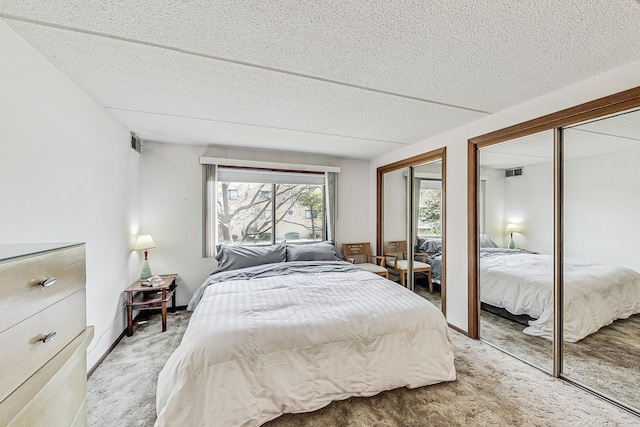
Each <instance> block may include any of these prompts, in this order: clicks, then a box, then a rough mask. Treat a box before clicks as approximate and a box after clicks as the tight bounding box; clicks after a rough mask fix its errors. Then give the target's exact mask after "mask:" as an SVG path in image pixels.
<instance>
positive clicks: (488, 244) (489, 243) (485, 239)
mask: <svg viewBox="0 0 640 427" xmlns="http://www.w3.org/2000/svg"><path fill="white" fill-rule="evenodd" d="M479 243H480V247H481V248H497V247H498V245H496V244H495V243H494V242H493V240H491V238H490V237H489V236H487V235H486V234H481V235H480V242H479Z"/></svg>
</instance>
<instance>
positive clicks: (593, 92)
mask: <svg viewBox="0 0 640 427" xmlns="http://www.w3.org/2000/svg"><path fill="white" fill-rule="evenodd" d="M636 86H640V61H637V62H634V63H632V64H630V65H627V66H625V67H622V68H619V69H616V70H612V71H610V72H608V73H605V74H602V75H600V76H596V77H594V78H592V79H589V80H586V81H583V82H580V83H577V84H575V85H572V86H569V87H567V88H564V89H562V90H559V91H556V92H553V93H551V94H548V95H544V96H542V97H540V98H537V99H534V100H532V101H529V102H527V103H524V104H521V105H518V106H516V107H513V108H510V109H508V110H505V111H503V112H500V113H497V114H494V115H491V116H488V117H487V118H485V119H482V120H478V121H476V122H473V123H471V124H469V125H466V126H462V127H460V128H457V129H454V130H451V131H449V132H446V133H444V134H441V135H438V136H435V137H432V138H429V139H426V140H424V141H421V142H419V143H417V144H414V145H411V146H409V147H407V148H405V149H402V150H398V151H394V152H392V153H389V154H387V155H384V156H380V157H378V158H376V159H374V160H372V161H371V167H370V170H369V176H370V185H369V192H370V194H371V195H375V193H376V185H375V182H376V181H375V177H376V169H377V168H378V167H379V166H383V165H386V164H389V163H393V162H396V161H398V160H402V159H405V158H409V157H412V156H415V155H418V154H421V153H425V152H428V151H431V150H435V149H438V148H441V147H443V146H446V147H447V170H446V174H447V175H446V179H447V230H446V233H447V252H448V254H447V255H448V256H447V320H448V321H449V323H451V324H452V325H454V326H456V327H458V328H460V329H462V330H467V328H468V319H467V317H468V316H467V315H468V311H467V307H468V304H467V299H468V298H467V295H468V292H467V290H468V276H469V274H468V271H467V146H468V140H469V139H470V138H473V137H476V136H479V135H483V134H485V133H488V132H492V131H495V130H498V129H502V128H505V127H508V126H511V125H515V124H518V123H521V122H524V121H527V120H531V119H534V118H537V117H541V116H544V115H546V114H549V113H552V112H555V111H559V110H562V109H565V108H569V107H573V106H575V105H579V104H582V103H584V102H588V101H592V100H594V99H598V98H601V97H604V96H607V95H611V94H613V93H616V92H620V91H623V90H627V89H631V88H633V87H636ZM375 203H376V199H375V197H373V196H372V197H371V198H370V207H369V210H370V211H371V212H372V215H373V212H375V209H376V206H375ZM375 233H376V230H375V223H374V224H372V225H371V226H370V229H369V236H370V239H371V240H373V239H375Z"/></svg>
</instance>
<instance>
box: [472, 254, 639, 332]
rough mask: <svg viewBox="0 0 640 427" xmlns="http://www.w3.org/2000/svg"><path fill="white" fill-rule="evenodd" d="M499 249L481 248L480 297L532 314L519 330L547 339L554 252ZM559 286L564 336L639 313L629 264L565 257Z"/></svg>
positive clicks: (636, 283)
mask: <svg viewBox="0 0 640 427" xmlns="http://www.w3.org/2000/svg"><path fill="white" fill-rule="evenodd" d="M500 252H503V253H500ZM504 252H505V250H502V251H500V250H496V251H494V252H493V253H492V251H491V250H485V249H483V253H482V255H483V256H482V258H481V260H480V300H481V301H482V302H484V303H487V304H491V305H493V306H496V307H501V308H505V309H506V310H507V311H509V312H510V313H513V314H527V315H529V316H531V317H533V318H536V319H537V320H535V321H531V322H529V326H528V327H527V328H526V329H525V330H524V332H525V333H526V334H529V335H537V336H541V337H544V338H547V339H552V338H553V257H551V256H549V255H538V254H529V253H522V252H519V251H513V252H512V253H504ZM564 289H565V291H564V341H568V342H576V341H579V340H581V339H582V338H584V337H586V336H587V335H589V334H592V333H594V332H596V331H597V330H598V329H600V328H602V327H603V326H606V325H609V324H611V323H612V322H613V321H614V320H616V319H624V318H627V317H629V316H631V315H633V314H637V313H640V274H639V273H637V272H636V271H634V270H631V269H628V268H619V267H609V266H605V265H601V264H595V263H592V262H587V261H580V260H576V259H565V261H564Z"/></svg>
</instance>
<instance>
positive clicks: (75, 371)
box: [0, 328, 93, 427]
mask: <svg viewBox="0 0 640 427" xmlns="http://www.w3.org/2000/svg"><path fill="white" fill-rule="evenodd" d="M92 337H93V328H87V329H86V330H85V331H84V332H83V333H81V334H80V335H79V336H78V337H76V338H75V339H74V340H73V341H72V342H71V343H70V344H69V345H67V346H66V347H65V348H64V349H63V350H62V351H60V353H58V354H57V355H56V356H54V358H53V359H51V361H49V362H48V363H46V364H45V365H44V366H43V367H42V368H41V369H40V370H38V371H37V372H36V373H35V374H34V375H33V376H32V377H31V378H29V379H28V380H27V381H26V382H25V383H24V384H23V385H22V386H21V387H20V388H18V389H17V390H16V391H15V392H14V393H12V394H11V395H10V396H9V397H8V398H7V399H6V400H5V401H3V402H1V403H0V425H2V426H7V427H9V426H11V427H14V426H15V427H18V426H20V427H22V426H29V427H36V426H43V427H44V426H46V427H58V426H60V427H69V426H74V427H85V426H86V425H87V413H86V412H87V407H86V399H85V397H86V391H87V362H86V360H87V359H86V352H87V346H88V345H89V342H90V341H91V338H92Z"/></svg>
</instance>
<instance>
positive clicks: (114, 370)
mask: <svg viewBox="0 0 640 427" xmlns="http://www.w3.org/2000/svg"><path fill="white" fill-rule="evenodd" d="M189 316H190V313H189V312H186V311H178V312H176V313H170V314H169V316H168V330H167V331H166V332H164V333H162V332H160V319H159V318H158V316H157V315H154V316H152V317H151V318H150V320H149V322H147V323H144V324H141V325H136V327H135V333H134V335H133V336H132V337H125V338H124V339H123V340H122V341H121V342H120V344H118V346H116V348H115V349H114V350H113V351H112V352H111V354H110V355H109V356H108V357H107V358H106V359H105V360H104V362H103V363H102V364H101V365H100V366H99V367H98V369H96V371H95V372H94V373H93V375H92V377H91V378H90V379H89V382H88V396H87V399H88V412H89V425H91V426H100V427H103V426H105V427H106V426H126V427H134V426H136V427H138V426H153V424H154V421H155V387H156V381H157V376H158V373H159V372H160V370H161V369H162V366H163V365H164V363H165V361H166V360H167V359H168V357H169V355H170V354H171V352H172V351H173V350H174V349H175V348H176V347H177V346H178V344H179V342H180V339H181V337H182V334H183V333H184V330H185V328H186V326H187V323H188V320H189ZM451 337H452V340H453V344H454V351H455V356H456V359H455V364H456V369H457V373H458V379H457V380H456V381H453V382H449V383H442V384H436V385H432V386H427V387H421V388H418V389H413V390H409V389H406V388H401V389H397V390H391V391H387V392H383V393H380V394H378V395H376V396H373V397H370V398H351V399H347V400H344V401H339V402H333V403H331V404H330V405H328V406H327V407H325V408H323V409H320V410H318V411H315V412H311V413H306V414H286V415H283V416H281V417H279V418H277V419H275V420H273V421H271V422H269V423H267V424H265V426H269V427H290V426H291V427H293V426H296V427H298V426H308V427H314V426H318V427H320V426H323V427H325V426H350V427H365V426H367V427H368V426H380V427H391V426H397V427H400V426H407V427H410V426H631V425H639V424H640V418H637V417H635V416H633V415H632V414H630V413H628V412H625V411H623V410H621V409H619V408H617V407H615V406H613V405H610V404H608V403H607V402H605V401H603V400H601V399H599V398H597V397H595V396H593V395H591V394H589V393H587V392H585V391H582V390H580V389H578V388H576V387H574V386H571V385H569V384H567V383H566V382H564V381H561V380H558V379H555V378H553V377H551V376H549V375H547V374H545V373H543V372H541V371H539V370H537V369H535V368H533V367H531V366H529V365H527V364H525V363H522V362H520V361H518V360H517V359H514V358H512V357H510V356H508V355H506V354H504V353H502V352H500V351H499V350H496V349H495V348H493V347H491V346H489V345H487V344H485V343H483V342H480V341H476V340H472V339H469V338H467V337H465V336H464V335H462V334H459V333H457V332H455V331H453V330H452V331H451ZM397 362H398V363H403V361H402V360H398V361H397ZM425 363H428V361H425ZM182 427H188V426H182Z"/></svg>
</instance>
